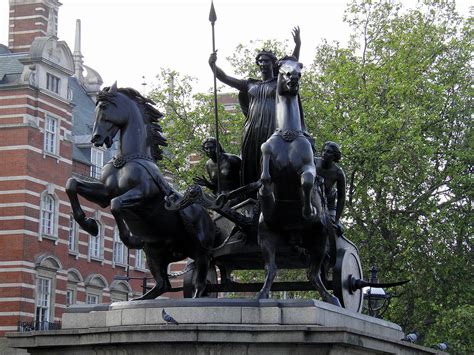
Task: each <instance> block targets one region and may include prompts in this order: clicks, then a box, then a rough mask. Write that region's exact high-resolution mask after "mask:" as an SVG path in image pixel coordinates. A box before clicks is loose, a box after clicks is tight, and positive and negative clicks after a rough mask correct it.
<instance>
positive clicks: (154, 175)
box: [66, 27, 387, 312]
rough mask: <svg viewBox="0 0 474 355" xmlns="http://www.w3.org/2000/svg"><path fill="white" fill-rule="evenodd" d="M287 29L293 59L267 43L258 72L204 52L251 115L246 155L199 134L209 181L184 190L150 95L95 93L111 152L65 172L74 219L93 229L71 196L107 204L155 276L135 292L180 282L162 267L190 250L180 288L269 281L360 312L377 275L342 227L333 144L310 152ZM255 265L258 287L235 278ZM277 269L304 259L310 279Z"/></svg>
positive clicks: (272, 286)
mask: <svg viewBox="0 0 474 355" xmlns="http://www.w3.org/2000/svg"><path fill="white" fill-rule="evenodd" d="M293 38H294V40H295V43H296V47H295V51H294V54H295V55H294V56H288V57H284V58H283V59H281V60H279V61H276V58H275V56H274V55H273V54H272V53H271V52H268V51H262V52H261V53H259V54H258V55H257V58H256V63H257V65H258V66H259V68H260V71H261V74H262V80H253V79H248V80H239V79H235V78H232V77H229V76H227V75H226V74H225V73H224V72H223V71H222V70H221V69H219V68H217V67H215V63H216V55H215V52H214V53H213V54H212V55H211V58H210V59H209V64H210V65H211V67H213V68H215V71H216V76H217V78H219V79H220V80H221V81H223V82H224V83H226V84H228V85H230V86H232V87H235V88H237V89H239V90H240V91H241V92H240V99H241V103H244V105H243V106H242V109H243V111H244V113H245V115H246V117H247V120H246V123H245V127H244V133H243V143H242V147H241V149H242V161H241V160H240V158H239V157H238V156H236V155H233V154H228V153H226V152H224V150H223V149H222V147H220V145H219V142H218V141H217V140H216V139H214V138H208V139H206V140H204V142H203V145H202V148H203V150H204V151H205V153H206V155H207V156H208V158H209V159H208V160H207V162H206V172H207V174H208V176H209V178H206V177H204V176H202V177H198V178H196V179H195V182H197V184H195V185H193V186H191V187H189V188H188V189H187V190H186V191H185V192H184V193H183V194H181V193H179V192H177V191H175V190H174V189H173V188H172V187H171V186H170V185H169V184H168V182H167V181H166V180H165V179H164V177H163V174H162V173H161V171H160V169H159V168H158V165H157V160H159V159H161V156H162V151H161V149H162V148H161V147H163V146H165V145H166V144H167V142H166V139H165V137H164V136H163V134H162V129H161V126H160V124H159V120H160V118H161V117H162V114H161V113H160V112H159V111H158V110H157V109H156V108H155V107H154V104H153V102H152V101H151V100H149V99H147V98H145V97H143V96H142V95H141V94H140V93H138V92H137V91H136V90H134V89H131V88H117V86H116V84H114V85H112V86H111V87H109V88H105V89H103V90H102V91H101V92H100V93H99V94H98V97H97V105H96V117H95V123H94V127H93V132H92V138H91V142H92V143H93V144H94V145H96V146H104V145H105V146H106V147H107V148H110V147H111V146H112V143H113V140H114V138H115V137H119V138H118V139H119V149H118V155H117V156H115V157H114V159H112V160H111V161H109V162H108V163H107V164H106V165H105V166H104V167H103V173H102V176H101V181H100V182H90V181H85V180H80V179H77V178H70V179H69V180H68V182H67V185H66V192H67V195H68V196H69V199H70V202H71V207H72V210H73V215H74V218H75V220H76V221H77V223H78V224H79V225H80V226H81V227H82V228H83V229H84V230H85V231H86V232H88V233H90V234H92V235H96V234H97V233H98V225H97V222H96V221H95V220H94V219H92V218H88V217H86V215H85V213H84V211H83V209H82V207H81V205H80V202H79V199H78V196H82V197H84V198H85V199H87V200H89V201H92V202H94V203H96V204H98V205H100V206H101V207H107V206H110V209H111V212H112V214H113V216H114V218H115V221H116V223H117V227H118V230H119V235H120V239H121V240H122V242H123V243H124V244H125V245H126V246H127V247H128V248H130V249H143V250H144V252H145V254H146V257H147V264H148V268H149V269H150V272H151V273H152V275H153V277H154V279H155V282H156V284H155V286H154V287H153V288H152V289H151V290H150V291H148V292H147V293H145V294H144V295H143V296H142V297H140V298H139V299H151V298H156V297H158V296H160V295H162V294H163V293H165V292H172V291H178V289H172V288H171V284H170V281H169V275H168V273H167V270H168V265H169V264H170V263H172V262H175V261H180V260H184V259H186V258H189V261H190V262H189V265H188V267H187V268H186V270H185V271H186V272H187V273H186V274H185V278H184V285H183V292H184V295H185V297H203V296H206V295H217V294H218V292H241V291H242V292H243V291H245V292H248V291H255V292H257V291H258V296H257V297H258V298H267V297H269V295H270V291H272V290H276V289H278V290H309V289H316V290H317V291H318V292H319V293H320V294H321V297H322V298H323V300H325V301H327V302H329V303H332V304H334V305H338V306H342V307H345V308H346V309H349V310H352V311H355V312H360V311H361V310H362V301H363V295H362V290H361V289H362V287H364V286H376V284H375V283H368V282H365V281H364V280H363V276H362V267H361V264H360V260H359V256H358V250H357V247H356V246H355V245H354V244H353V243H352V242H350V241H349V240H348V239H346V238H345V237H344V236H343V235H342V233H341V228H340V223H339V219H340V217H341V215H342V210H343V207H344V195H345V177H344V173H343V171H342V169H341V168H340V167H339V166H338V165H337V164H335V162H337V161H338V160H339V159H340V149H339V146H338V145H337V144H335V143H333V142H328V143H326V144H325V146H324V149H323V153H322V156H321V157H314V154H313V150H312V142H311V139H310V136H309V134H308V133H307V132H306V127H305V124H304V115H303V110H302V105H301V100H300V98H299V88H300V80H301V71H302V64H301V63H299V62H298V54H299V48H300V44H301V41H300V31H299V28H297V27H296V28H295V29H294V30H293ZM245 103H247V106H246V105H245ZM217 151H219V152H220V154H217ZM218 159H219V160H218ZM217 163H219V164H217ZM218 166H219V168H218ZM239 170H241V176H242V181H243V185H242V183H241V182H240V181H239ZM317 174H319V177H320V178H318V177H317ZM217 176H219V180H220V185H221V191H219V189H218V187H217ZM323 179H324V183H322V184H321V183H320V181H321V180H323ZM241 185H242V186H241ZM201 186H206V187H207V188H209V189H210V190H211V192H212V194H206V193H205V192H203V190H202V189H201ZM256 191H258V193H257V194H255V192H256ZM242 196H247V197H248V198H246V199H243V198H241V197H242ZM255 196H257V200H256V199H255V198H254V197H255ZM211 210H212V211H214V212H215V213H210V211H211ZM211 216H212V217H211ZM263 266H264V267H265V271H266V275H265V282H264V283H263V285H258V284H247V285H245V284H239V283H236V282H234V281H233V278H232V275H231V274H232V272H233V271H234V270H249V269H262V267H263ZM277 268H286V269H301V268H307V270H308V280H309V281H308V282H307V283H304V284H302V283H298V282H296V283H279V282H274V278H275V276H276V273H277ZM216 269H219V275H220V278H217V270H216ZM377 285H378V284H377ZM386 285H387V284H385V285H381V284H380V286H386ZM179 290H181V289H179ZM331 290H332V291H333V293H332V294H331V293H330V292H329V291H331Z"/></svg>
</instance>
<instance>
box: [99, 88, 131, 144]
mask: <svg viewBox="0 0 474 355" xmlns="http://www.w3.org/2000/svg"><path fill="white" fill-rule="evenodd" d="M119 95H123V94H121V93H120V92H118V90H117V82H115V83H114V84H113V85H112V86H111V87H110V88H104V89H103V90H102V91H100V92H99V95H98V96H97V103H96V109H95V122H94V127H93V130H92V138H91V143H94V145H95V146H97V147H100V146H103V145H104V144H105V145H106V146H107V148H110V147H111V146H112V143H113V139H114V137H115V135H116V134H117V132H118V131H119V130H120V128H122V127H123V126H124V125H125V124H126V122H127V119H128V115H129V112H128V110H127V109H126V108H124V107H123V105H122V104H121V102H122V101H121V100H117V98H118V96H119Z"/></svg>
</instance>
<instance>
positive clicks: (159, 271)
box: [133, 244, 171, 301]
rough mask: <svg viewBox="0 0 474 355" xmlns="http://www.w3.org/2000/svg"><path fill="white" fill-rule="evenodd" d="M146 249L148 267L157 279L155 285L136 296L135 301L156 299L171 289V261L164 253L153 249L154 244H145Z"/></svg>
mask: <svg viewBox="0 0 474 355" xmlns="http://www.w3.org/2000/svg"><path fill="white" fill-rule="evenodd" d="M144 251H145V255H146V260H147V265H148V269H149V270H150V272H151V274H152V275H153V278H154V279H155V286H154V287H153V288H152V289H151V290H149V291H148V292H146V293H144V294H143V295H142V296H140V297H138V298H134V299H133V300H134V301H140V300H150V299H155V298H157V297H158V296H161V295H162V294H163V293H165V292H168V291H169V290H171V284H170V281H169V278H168V264H169V262H168V261H167V259H166V257H165V256H164V255H163V254H162V253H160V252H157V251H156V250H153V245H148V244H147V245H145V247H144ZM160 251H161V249H160Z"/></svg>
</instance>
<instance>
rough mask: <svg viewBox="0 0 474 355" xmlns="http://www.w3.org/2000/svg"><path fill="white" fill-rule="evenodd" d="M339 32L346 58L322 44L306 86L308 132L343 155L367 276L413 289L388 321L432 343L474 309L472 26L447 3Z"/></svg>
mask: <svg viewBox="0 0 474 355" xmlns="http://www.w3.org/2000/svg"><path fill="white" fill-rule="evenodd" d="M345 21H346V22H348V23H349V24H350V26H351V27H352V29H353V33H354V36H353V37H352V39H351V42H350V44H349V46H348V48H341V47H340V46H338V45H337V44H329V43H323V44H322V45H321V46H319V48H318V50H317V54H316V56H315V59H314V62H313V65H312V68H311V70H310V73H309V75H308V76H307V79H306V86H305V90H304V94H303V96H304V100H303V103H304V105H305V114H306V120H307V125H308V126H309V127H310V129H311V131H312V133H313V134H314V135H315V137H316V139H317V141H318V142H319V143H320V144H321V143H322V142H324V141H325V140H334V141H336V142H340V143H341V144H342V149H343V155H344V156H343V165H344V169H345V171H346V174H347V175H348V182H349V189H348V194H349V196H348V201H349V203H348V205H347V209H346V225H347V227H348V228H347V235H348V237H349V238H350V239H352V240H353V241H355V242H356V244H357V245H359V247H360V252H361V255H362V258H363V265H365V266H366V267H367V266H368V265H371V264H376V265H377V266H378V268H379V270H381V278H382V279H384V280H387V281H388V280H397V279H411V283H410V284H409V286H407V287H404V289H403V294H402V295H401V297H399V298H396V299H395V300H394V301H393V302H392V307H391V308H390V309H389V312H388V318H389V319H391V320H392V321H395V322H397V323H399V324H401V325H402V326H403V327H404V329H407V330H413V329H417V330H419V331H420V333H421V334H426V333H428V334H429V332H430V326H431V325H432V324H434V322H438V321H444V320H443V319H441V320H440V318H439V317H440V316H441V315H442V314H445V315H447V314H450V313H449V312H445V311H446V310H450V309H455V308H457V307H463V306H466V305H468V304H472V301H473V296H472V294H473V286H472V283H468V284H466V282H464V280H465V278H466V276H467V275H472V274H473V267H472V256H471V253H472V232H473V223H472V197H473V188H472V172H473V169H472V166H473V149H472V125H471V116H472V111H471V99H470V98H471V88H470V80H471V79H470V56H471V53H472V28H471V26H470V22H471V20H463V19H462V18H460V17H459V16H458V15H457V14H456V13H455V11H454V3H453V2H451V1H424V2H423V3H422V4H420V5H419V7H418V8H417V9H408V10H406V9H403V8H402V7H401V5H400V4H398V3H396V2H393V1H379V2H374V1H368V0H367V1H354V2H352V3H351V4H350V5H349V7H348V10H347V12H346V17H345ZM443 312H444V313H443ZM442 340H443V339H440V341H442Z"/></svg>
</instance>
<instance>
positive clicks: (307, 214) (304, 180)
mask: <svg viewBox="0 0 474 355" xmlns="http://www.w3.org/2000/svg"><path fill="white" fill-rule="evenodd" d="M313 170H314V169H313ZM315 178H316V174H315V172H313V171H312V170H304V171H303V173H302V174H301V186H302V189H303V217H304V218H306V219H311V218H312V217H314V216H315V215H317V213H318V211H315V209H314V208H313V206H312V204H311V198H312V192H313V186H314V179H315Z"/></svg>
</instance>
